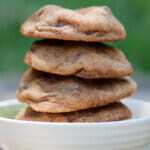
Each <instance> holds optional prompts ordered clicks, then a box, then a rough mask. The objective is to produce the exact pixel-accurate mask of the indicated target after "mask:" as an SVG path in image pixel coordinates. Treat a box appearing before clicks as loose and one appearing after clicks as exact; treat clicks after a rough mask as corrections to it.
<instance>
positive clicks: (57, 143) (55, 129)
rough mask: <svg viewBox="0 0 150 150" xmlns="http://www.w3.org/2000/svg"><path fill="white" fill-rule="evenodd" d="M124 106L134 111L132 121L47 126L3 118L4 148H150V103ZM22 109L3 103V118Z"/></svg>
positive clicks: (0, 135) (0, 126) (0, 139)
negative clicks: (149, 146)
mask: <svg viewBox="0 0 150 150" xmlns="http://www.w3.org/2000/svg"><path fill="white" fill-rule="evenodd" d="M123 103H125V104H126V105H127V106H128V107H129V108H130V109H131V110H132V112H133V118H132V119H129V120H125V121H117V122H105V123H45V122H28V121H17V120H14V119H7V118H4V117H0V145H1V146H2V147H3V148H4V150H144V149H146V147H147V146H148V145H149V144H150V102H144V101H140V100H135V99H131V98H130V99H126V100H124V101H123ZM16 104H17V105H16ZM19 105H20V104H19V102H17V101H16V100H9V101H3V102H0V110H1V111H2V112H0V115H1V116H7V115H8V113H9V114H10V111H12V110H13V111H12V113H13V114H11V115H12V116H13V115H14V114H15V113H16V112H17V111H18V110H17V109H18V106H19ZM15 107H16V112H14V108H15ZM12 108H13V109H12ZM8 109H9V110H8ZM3 112H4V113H3ZM148 149H149V148H147V150H148Z"/></svg>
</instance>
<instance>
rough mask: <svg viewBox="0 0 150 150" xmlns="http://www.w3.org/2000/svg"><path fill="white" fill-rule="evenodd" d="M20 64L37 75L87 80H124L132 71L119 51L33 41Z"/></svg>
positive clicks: (57, 41) (64, 42)
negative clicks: (123, 77)
mask: <svg viewBox="0 0 150 150" xmlns="http://www.w3.org/2000/svg"><path fill="white" fill-rule="evenodd" d="M24 62H25V63H26V64H27V65H29V66H31V67H32V68H34V69H37V70H40V71H44V72H48V73H54V74H58V75H75V76H78V77H82V78H87V79H93V78H116V77H122V76H128V75H130V74H131V73H132V71H133V69H132V66H131V65H130V63H129V62H128V60H127V59H126V57H125V56H124V54H123V53H122V52H121V51H119V50H118V49H117V48H114V47H112V46H108V45H105V44H102V43H85V42H70V41H61V40H41V41H35V42H34V43H33V44H32V46H31V48H30V49H29V51H28V52H27V54H26V56H25V59H24Z"/></svg>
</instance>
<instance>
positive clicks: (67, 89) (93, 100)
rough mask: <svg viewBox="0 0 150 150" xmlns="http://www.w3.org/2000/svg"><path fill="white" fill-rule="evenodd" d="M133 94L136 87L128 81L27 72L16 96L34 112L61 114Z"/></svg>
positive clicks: (35, 71)
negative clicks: (87, 78)
mask: <svg viewBox="0 0 150 150" xmlns="http://www.w3.org/2000/svg"><path fill="white" fill-rule="evenodd" d="M135 90H136V83H135V82H134V81H133V80H132V79H130V78H129V77H123V78H117V79H90V80H86V79H81V78H77V77H72V76H57V75H53V74H49V73H44V72H40V71H37V70H33V69H29V70H28V71H27V72H26V73H25V75H24V76H23V78H22V80H21V81H20V84H19V87H18V90H17V93H16V96H17V98H18V100H20V101H21V102H26V103H28V104H29V106H30V107H31V108H32V109H34V110H35V111H38V112H49V113H51V112H52V113H60V112H70V111H77V110H80V109H87V108H92V107H97V106H103V105H106V104H109V103H113V102H116V101H119V100H120V99H121V98H124V97H127V96H130V95H131V94H133V93H134V92H135Z"/></svg>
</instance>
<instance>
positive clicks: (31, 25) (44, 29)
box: [21, 5, 126, 42]
mask: <svg viewBox="0 0 150 150" xmlns="http://www.w3.org/2000/svg"><path fill="white" fill-rule="evenodd" d="M21 33H22V34H23V35H25V36H31V37H39V38H48V39H63V40H75V41H100V42H102V41H103V42H104V41H121V40H123V39H124V38H125V35H126V32H125V29H124V27H123V25H122V24H121V23H120V22H119V21H118V20H117V19H116V18H115V17H114V16H113V14H112V12H111V10H110V9H109V8H108V7H106V6H101V7H98V6H93V7H88V8H83V9H76V10H70V9H65V8H62V7H60V6H55V5H46V6H44V7H42V8H41V9H39V10H38V11H37V12H35V13H34V14H33V15H32V16H30V17H29V18H28V19H27V20H26V22H25V23H24V24H23V25H22V26H21Z"/></svg>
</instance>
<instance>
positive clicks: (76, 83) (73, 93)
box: [16, 5, 136, 122]
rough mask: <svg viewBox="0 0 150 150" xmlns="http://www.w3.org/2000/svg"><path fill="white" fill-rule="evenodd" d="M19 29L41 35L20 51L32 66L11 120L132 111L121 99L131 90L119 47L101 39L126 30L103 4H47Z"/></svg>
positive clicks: (79, 118)
mask: <svg viewBox="0 0 150 150" xmlns="http://www.w3.org/2000/svg"><path fill="white" fill-rule="evenodd" d="M21 33H22V34H23V35H25V36H32V37H38V38H45V39H44V40H39V41H35V42H34V43H33V44H32V46H31V48H30V49H29V51H28V52H27V54H26V56H25V59H24V62H25V63H26V64H27V65H29V66H30V67H31V68H30V69H28V70H27V71H26V73H25V74H24V76H23V78H22V79H21V81H20V84H19V87H18V90H17V94H16V95H17V98H18V100H19V101H21V102H26V103H27V104H28V106H27V107H26V108H24V109H22V110H21V111H20V112H19V114H18V115H17V116H16V119H19V120H30V121H47V122H104V121H118V120H124V119H128V118H130V117H131V116H132V113H131V111H130V110H129V109H128V108H127V107H126V106H125V105H124V104H122V103H121V102H120V100H121V99H122V98H125V97H128V96H130V95H132V94H133V93H134V92H135V90H136V83H135V82H134V81H133V80H132V79H131V78H130V77H129V75H130V74H131V73H132V66H131V65H130V63H129V62H128V60H127V59H126V57H125V56H124V54H123V53H122V52H121V51H120V50H119V49H117V48H115V47H112V46H108V45H106V44H104V43H101V42H105V41H106V42H108V41H120V40H123V39H124V38H125V35H126V33H125V29H124V27H123V25H122V24H121V23H120V22H119V21H118V20H117V19H116V18H115V17H114V16H113V14H112V12H111V10H110V9H109V8H108V7H106V6H102V7H95V6H94V7H89V8H83V9H77V10H70V9H65V8H62V7H59V6H55V5H47V6H45V7H43V8H41V9H40V10H38V11H37V12H35V13H34V14H33V15H32V16H30V17H29V18H28V19H27V21H26V22H25V23H24V24H23V25H22V27H21Z"/></svg>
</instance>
